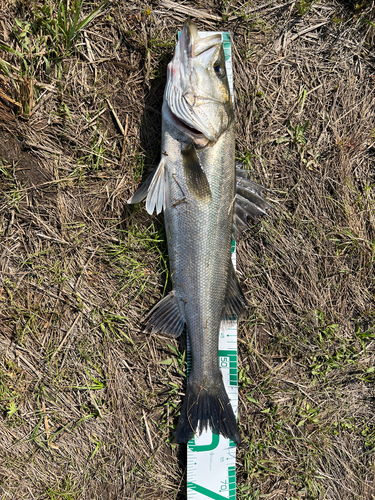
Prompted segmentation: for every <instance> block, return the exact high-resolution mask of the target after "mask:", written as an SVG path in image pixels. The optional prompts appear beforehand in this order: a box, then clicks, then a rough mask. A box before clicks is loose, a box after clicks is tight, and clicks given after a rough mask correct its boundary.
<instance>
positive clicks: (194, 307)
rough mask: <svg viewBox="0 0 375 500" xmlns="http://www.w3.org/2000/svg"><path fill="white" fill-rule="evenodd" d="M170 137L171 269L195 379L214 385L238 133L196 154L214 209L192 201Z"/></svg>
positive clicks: (166, 144)
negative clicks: (210, 380) (235, 146)
mask: <svg viewBox="0 0 375 500" xmlns="http://www.w3.org/2000/svg"><path fill="white" fill-rule="evenodd" d="M165 135H166V137H165V142H164V143H163V146H162V149H163V150H165V151H168V159H167V160H166V161H167V164H168V167H169V168H170V171H171V172H173V173H172V180H171V196H170V199H169V200H167V207H166V210H165V212H164V219H165V226H166V234H167V242H168V255H169V261H170V269H171V274H172V277H173V281H174V283H175V292H176V297H177V298H178V300H179V304H180V309H181V314H182V315H183V316H184V318H185V322H186V325H187V331H188V334H189V339H190V343H191V350H192V356H193V362H192V372H191V374H190V377H191V378H194V377H195V376H197V377H200V378H201V380H203V379H209V378H210V377H211V378H212V370H213V369H215V376H217V372H219V365H218V339H219V336H218V331H219V328H220V322H221V317H222V313H223V308H224V303H225V296H226V289H227V281H228V270H229V265H230V263H231V262H230V258H231V254H230V250H231V233H232V226H233V223H232V220H233V198H234V194H235V193H234V188H235V169H234V130H233V126H231V127H230V130H228V133H226V134H223V135H222V136H221V137H220V138H219V140H218V141H217V143H216V144H215V145H214V146H212V147H210V148H208V149H202V150H200V151H198V152H197V154H198V158H199V160H200V163H201V165H202V166H203V170H204V172H205V174H206V177H207V180H208V183H209V185H210V188H211V193H212V201H211V203H206V202H204V201H203V202H201V201H200V200H197V198H196V197H195V196H194V195H191V193H190V192H189V190H188V188H187V186H186V181H185V178H184V175H183V168H182V161H181V153H180V150H181V145H180V143H179V142H178V141H176V140H175V139H173V138H172V137H171V136H170V135H169V134H168V133H167V134H165ZM172 151H173V153H172ZM231 164H232V168H231V169H229V172H228V165H231ZM228 174H229V175H228Z"/></svg>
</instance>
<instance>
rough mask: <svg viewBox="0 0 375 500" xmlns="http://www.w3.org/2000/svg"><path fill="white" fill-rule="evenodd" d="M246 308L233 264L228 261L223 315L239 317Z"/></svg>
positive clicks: (244, 298)
mask: <svg viewBox="0 0 375 500" xmlns="http://www.w3.org/2000/svg"><path fill="white" fill-rule="evenodd" d="M246 308H247V300H246V297H245V295H244V293H243V291H242V288H241V285H240V282H239V281H238V278H237V274H236V271H235V269H234V267H233V264H232V263H230V266H229V276H228V288H227V295H226V303H225V308H224V316H225V317H227V318H228V317H229V318H231V317H232V316H237V317H239V316H240V315H241V313H242V312H243V311H244V310H245V309H246Z"/></svg>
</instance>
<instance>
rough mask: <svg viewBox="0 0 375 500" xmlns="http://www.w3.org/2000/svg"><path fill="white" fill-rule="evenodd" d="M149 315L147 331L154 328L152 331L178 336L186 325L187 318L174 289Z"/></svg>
mask: <svg viewBox="0 0 375 500" xmlns="http://www.w3.org/2000/svg"><path fill="white" fill-rule="evenodd" d="M147 316H148V317H149V320H148V322H147V325H146V328H145V331H149V330H150V329H151V328H152V330H151V333H162V334H163V333H164V334H166V335H169V336H171V337H174V338H177V337H179V336H180V335H181V333H182V331H183V329H184V326H185V319H184V318H183V317H182V316H181V312H180V309H179V307H178V303H177V298H176V294H175V292H174V291H172V292H171V293H169V294H168V295H167V296H166V297H164V299H162V300H161V301H160V302H158V303H157V304H156V306H155V307H154V308H153V309H151V311H150V312H149V313H148V315H147Z"/></svg>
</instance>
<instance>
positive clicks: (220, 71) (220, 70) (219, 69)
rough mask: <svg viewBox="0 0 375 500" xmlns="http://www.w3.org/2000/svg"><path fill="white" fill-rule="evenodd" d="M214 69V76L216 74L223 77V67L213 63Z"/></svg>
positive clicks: (224, 73)
mask: <svg viewBox="0 0 375 500" xmlns="http://www.w3.org/2000/svg"><path fill="white" fill-rule="evenodd" d="M214 70H215V73H216V76H218V77H219V78H224V76H225V75H226V72H225V68H224V67H223V66H222V65H221V64H215V66H214Z"/></svg>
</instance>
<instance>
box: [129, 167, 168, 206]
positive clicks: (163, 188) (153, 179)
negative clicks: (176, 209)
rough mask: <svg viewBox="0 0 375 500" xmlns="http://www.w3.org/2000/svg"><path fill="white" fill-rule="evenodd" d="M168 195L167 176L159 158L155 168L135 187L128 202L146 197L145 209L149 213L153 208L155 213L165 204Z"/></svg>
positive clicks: (136, 201)
mask: <svg viewBox="0 0 375 500" xmlns="http://www.w3.org/2000/svg"><path fill="white" fill-rule="evenodd" d="M168 196H169V177H168V175H167V172H166V168H165V164H164V161H163V160H161V161H160V163H159V165H158V167H157V169H156V170H155V171H154V172H153V174H151V176H150V177H149V178H148V179H147V180H146V181H145V182H144V183H143V184H142V185H141V186H140V188H138V189H137V191H136V192H135V193H134V194H133V196H132V197H131V198H129V200H128V203H129V204H133V203H139V202H140V201H142V200H144V199H145V198H146V210H147V212H148V213H149V214H150V215H151V214H152V213H153V211H154V210H156V213H157V214H160V212H161V211H162V210H163V209H164V210H165V208H166V206H167V200H168Z"/></svg>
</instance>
